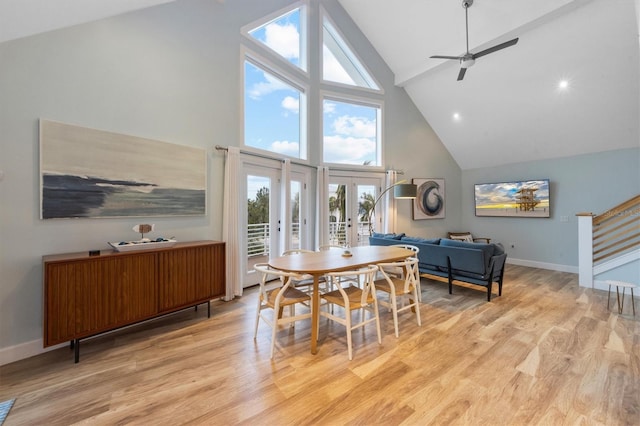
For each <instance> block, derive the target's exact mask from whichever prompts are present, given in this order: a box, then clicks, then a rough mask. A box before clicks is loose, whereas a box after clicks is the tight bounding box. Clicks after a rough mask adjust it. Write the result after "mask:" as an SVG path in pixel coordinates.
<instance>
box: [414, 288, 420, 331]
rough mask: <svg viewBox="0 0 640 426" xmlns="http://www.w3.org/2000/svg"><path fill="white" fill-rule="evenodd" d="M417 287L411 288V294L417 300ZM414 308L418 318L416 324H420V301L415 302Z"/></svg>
mask: <svg viewBox="0 0 640 426" xmlns="http://www.w3.org/2000/svg"><path fill="white" fill-rule="evenodd" d="M416 293H417V289H416V288H414V289H413V294H415V296H416V300H418V295H417V294H416ZM415 310H416V319H417V320H418V326H422V320H421V319H420V302H419V301H417V302H415Z"/></svg>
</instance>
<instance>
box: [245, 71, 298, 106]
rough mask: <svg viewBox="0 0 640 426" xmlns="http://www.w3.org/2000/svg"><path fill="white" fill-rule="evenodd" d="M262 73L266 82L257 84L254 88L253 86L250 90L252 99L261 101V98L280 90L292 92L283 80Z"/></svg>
mask: <svg viewBox="0 0 640 426" xmlns="http://www.w3.org/2000/svg"><path fill="white" fill-rule="evenodd" d="M260 71H261V70H260ZM261 72H262V76H263V78H264V81H261V82H259V83H255V84H254V85H253V86H251V88H250V89H249V97H250V98H251V99H260V98H261V97H263V96H265V95H268V94H270V93H273V92H276V91H278V90H291V88H290V87H289V86H288V85H286V84H285V83H284V82H282V81H281V80H279V79H277V78H275V77H274V76H272V75H271V74H268V73H266V72H264V71H261Z"/></svg>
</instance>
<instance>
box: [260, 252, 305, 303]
mask: <svg viewBox="0 0 640 426" xmlns="http://www.w3.org/2000/svg"><path fill="white" fill-rule="evenodd" d="M253 269H254V270H255V271H256V272H257V273H259V274H260V275H261V276H260V283H259V284H260V297H262V298H263V300H266V297H267V292H268V291H270V290H273V289H277V288H278V287H280V291H279V292H278V295H277V296H276V301H275V304H276V306H278V305H279V304H280V299H281V298H282V294H283V293H284V291H286V289H287V288H288V287H289V286H290V285H291V283H292V280H294V279H300V278H301V277H300V276H299V275H298V274H295V273H293V272H285V271H281V270H279V269H273V268H272V267H271V266H269V265H268V264H267V263H256V264H255V265H253ZM270 277H271V278H270ZM274 280H275V282H270V281H274Z"/></svg>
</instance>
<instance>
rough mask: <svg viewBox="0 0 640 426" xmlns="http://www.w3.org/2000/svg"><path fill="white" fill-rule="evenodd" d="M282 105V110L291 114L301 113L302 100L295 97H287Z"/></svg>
mask: <svg viewBox="0 0 640 426" xmlns="http://www.w3.org/2000/svg"><path fill="white" fill-rule="evenodd" d="M280 105H282V108H284V109H285V110H287V111H289V112H292V113H294V114H299V113H300V100H299V99H296V98H294V97H293V96H285V98H284V99H283V100H282V103H281V104H280Z"/></svg>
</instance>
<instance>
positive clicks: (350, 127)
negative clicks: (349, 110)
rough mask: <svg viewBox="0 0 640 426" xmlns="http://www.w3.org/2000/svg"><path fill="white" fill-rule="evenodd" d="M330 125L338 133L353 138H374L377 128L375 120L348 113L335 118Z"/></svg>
mask: <svg viewBox="0 0 640 426" xmlns="http://www.w3.org/2000/svg"><path fill="white" fill-rule="evenodd" d="M332 127H333V129H334V130H335V132H336V133H337V134H338V135H345V136H353V137H355V138H375V136H376V130H377V129H376V127H377V126H376V123H375V121H372V120H368V119H366V118H363V117H352V116H348V115H343V116H340V117H338V118H336V119H335V120H334V122H333V125H332Z"/></svg>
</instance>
